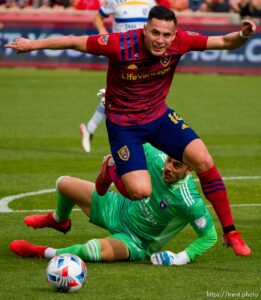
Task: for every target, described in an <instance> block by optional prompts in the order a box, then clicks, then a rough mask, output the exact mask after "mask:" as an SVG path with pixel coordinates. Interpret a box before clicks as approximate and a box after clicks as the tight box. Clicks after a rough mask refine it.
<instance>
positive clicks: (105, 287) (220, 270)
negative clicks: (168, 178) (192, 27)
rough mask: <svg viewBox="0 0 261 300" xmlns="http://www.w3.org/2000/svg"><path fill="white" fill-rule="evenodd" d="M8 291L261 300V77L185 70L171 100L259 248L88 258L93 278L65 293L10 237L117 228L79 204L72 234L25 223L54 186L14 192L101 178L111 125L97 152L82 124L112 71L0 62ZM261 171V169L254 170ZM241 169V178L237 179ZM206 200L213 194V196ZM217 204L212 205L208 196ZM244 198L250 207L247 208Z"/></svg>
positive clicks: (67, 239) (31, 295)
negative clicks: (13, 247) (179, 262)
mask: <svg viewBox="0 0 261 300" xmlns="http://www.w3.org/2000/svg"><path fill="white" fill-rule="evenodd" d="M0 78H1V80H0V104H1V109H0V120H1V126H0V169H1V173H0V186H1V188H0V199H1V200H0V236H1V243H0V266H1V268H0V274H1V275H0V276H1V280H0V299H1V300H2V299H3V300H7V299H20V300H22V299H26V300H27V299H37V300H41V299H47V298H48V297H49V298H51V299H88V300H93V299H97V300H103V299H104V300H108V299H152V300H154V299H160V300H161V299H162V300H165V299H166V300H170V299H171V300H172V299H178V300H179V299H208V298H210V299H211V298H217V299H225V298H226V299H228V298H236V299H243V298H244V299H247V298H254V299H257V298H261V288H260V287H261V280H260V277H261V276H260V267H261V241H260V236H261V221H260V214H261V201H260V195H261V122H260V115H261V104H260V78H259V77H244V76H242V77H239V76H220V75H184V74H177V75H176V78H175V80H174V84H173V87H172V90H171V93H170V96H169V98H168V103H169V105H170V106H171V107H172V108H175V109H176V111H177V112H178V113H179V114H181V115H182V116H183V117H184V119H185V120H186V121H187V122H188V123H189V124H190V125H191V126H192V127H193V128H194V129H195V130H196V131H197V133H198V134H199V135H200V136H201V138H202V139H203V140H204V141H205V143H206V144H207V146H208V148H209V150H210V152H211V154H212V155H213V157H214V159H215V162H216V165H217V166H218V168H219V170H220V172H221V173H222V175H223V176H224V177H226V178H227V180H226V185H227V188H228V192H229V196H230V201H231V204H232V205H233V207H232V210H233V214H234V219H235V223H236V225H237V227H238V229H240V230H242V231H244V238H245V240H246V241H247V242H248V243H249V245H250V246H251V248H252V253H253V255H252V256H251V257H247V258H243V257H236V256H235V255H234V254H233V253H232V251H231V249H227V248H225V247H223V246H222V243H221V237H222V232H221V229H220V226H219V223H218V221H217V219H216V217H215V215H214V212H213V210H212V208H210V211H211V213H212V215H213V217H214V219H215V223H216V228H217V230H218V234H219V241H218V243H217V244H216V245H215V247H213V248H212V249H211V250H210V251H209V252H208V253H206V254H205V255H203V256H201V257H199V258H198V259H197V260H196V261H195V262H193V263H191V264H189V265H187V266H183V267H154V266H152V265H151V264H150V263H149V262H145V263H135V262H133V263H110V264H108V263H93V264H91V263H88V264H87V268H88V274H89V275H88V280H87V283H86V285H85V287H84V288H83V289H81V290H80V291H79V292H78V293H76V294H57V293H55V292H53V291H51V289H50V288H49V287H48V286H47V283H46V282H45V269H46V266H47V261H46V260H36V259H22V258H18V257H16V256H15V255H14V254H12V253H11V252H10V251H9V249H8V245H9V243H10V242H11V241H12V240H14V239H28V240H30V241H32V242H34V243H38V244H44V245H52V246H56V247H62V246H66V245H70V244H76V243H83V242H85V241H87V240H88V239H91V238H94V237H97V238H99V237H105V236H106V235H107V234H108V233H107V232H106V231H105V230H102V229H99V228H98V227H95V226H94V225H92V224H89V223H88V220H87V219H86V218H85V217H84V216H83V214H81V213H80V212H79V211H74V212H73V214H72V222H73V227H72V230H71V231H70V232H69V233H68V234H66V235H63V234H61V233H59V232H56V231H52V230H51V229H44V230H36V231H34V230H33V229H31V228H28V227H26V226H25V225H24V223H23V218H24V217H25V216H26V215H29V214H33V213H34V211H36V210H52V209H53V208H54V207H55V200H54V193H53V192H49V193H44V194H41V195H31V196H29V195H27V196H26V195H24V196H23V197H21V198H18V199H16V200H13V201H11V202H10V203H9V204H8V207H9V209H10V210H11V211H10V212H3V210H4V209H5V206H4V200H3V198H4V199H6V198H5V197H7V196H10V195H20V194H22V193H29V192H37V191H42V190H48V189H54V187H55V181H56V179H57V178H58V177H59V176H61V175H72V176H77V177H81V178H88V179H90V180H94V179H95V177H96V175H97V172H98V170H99V167H100V164H101V160H102V157H103V155H105V154H107V153H108V151H109V146H108V141H107V136H106V129H105V126H104V125H102V126H100V127H99V128H98V130H97V132H96V134H95V137H94V140H93V145H92V147H93V151H92V152H91V153H90V154H88V155H87V154H85V153H84V152H83V151H82V149H81V146H80V134H79V124H80V123H81V122H82V121H86V120H87V119H88V117H89V116H90V115H91V113H92V112H93V110H94V109H95V107H96V105H97V103H98V98H97V97H96V93H97V91H98V89H99V88H102V87H104V86H105V73H104V72H87V71H78V70H66V71H65V70H37V69H9V70H7V69H0ZM255 176H256V177H255ZM233 177H237V178H234V179H233ZM206 202H207V201H206ZM207 204H209V203H207ZM239 205H244V206H239ZM194 237H195V235H194V233H193V232H192V230H191V229H190V228H187V229H186V230H185V231H184V232H182V233H181V234H180V235H179V236H178V237H177V239H176V240H173V241H172V242H171V243H170V244H168V245H167V246H166V249H169V250H171V251H173V252H179V251H181V250H183V248H184V247H185V246H186V245H187V244H188V243H189V242H190V241H191V240H192V239H194Z"/></svg>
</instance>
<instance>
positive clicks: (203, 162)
mask: <svg viewBox="0 0 261 300" xmlns="http://www.w3.org/2000/svg"><path fill="white" fill-rule="evenodd" d="M183 161H184V163H186V164H187V165H189V166H190V167H192V168H193V169H194V170H195V171H196V173H197V175H198V177H199V180H200V183H201V187H202V190H203V193H204V195H205V197H206V198H207V199H208V200H209V201H210V202H211V204H212V205H213V207H214V209H215V211H216V214H217V216H218V218H219V221H220V223H221V226H222V228H223V232H224V235H223V241H224V243H225V244H227V245H228V246H230V247H232V248H233V250H234V252H235V254H237V255H242V256H248V255H250V254H251V249H250V248H249V247H248V246H247V245H246V243H245V242H244V240H243V239H242V238H241V237H240V234H241V233H242V232H240V231H236V228H235V225H234V221H233V217H232V212H231V209H230V204H229V199H228V194H227V191H226V187H225V184H224V182H223V179H222V177H221V175H220V174H219V172H218V170H217V168H216V167H215V165H214V162H213V159H212V157H211V156H210V154H209V152H208V150H207V148H206V146H205V145H204V143H203V142H202V141H201V140H200V139H195V140H193V141H192V142H190V143H189V144H188V145H187V147H186V148H185V151H184V153H183Z"/></svg>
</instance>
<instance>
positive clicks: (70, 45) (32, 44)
mask: <svg viewBox="0 0 261 300" xmlns="http://www.w3.org/2000/svg"><path fill="white" fill-rule="evenodd" d="M87 39H88V37H87V36H63V37H52V38H47V39H40V40H30V39H25V38H17V39H15V40H14V41H13V42H12V43H10V44H6V45H5V46H4V47H5V48H11V49H14V50H16V52H17V53H25V52H30V51H34V50H41V49H51V50H60V49H73V50H77V51H80V52H86V43H87Z"/></svg>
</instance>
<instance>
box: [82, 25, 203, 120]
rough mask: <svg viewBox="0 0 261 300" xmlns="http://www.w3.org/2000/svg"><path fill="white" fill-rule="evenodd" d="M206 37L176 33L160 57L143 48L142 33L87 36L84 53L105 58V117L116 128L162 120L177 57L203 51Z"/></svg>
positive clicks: (190, 33)
mask: <svg viewBox="0 0 261 300" xmlns="http://www.w3.org/2000/svg"><path fill="white" fill-rule="evenodd" d="M206 43H207V37H206V36H203V35H200V34H197V33H193V32H182V31H180V30H178V31H177V34H176V37H175V40H174V41H173V43H172V45H171V47H170V48H169V49H168V50H167V52H166V53H164V55H162V56H161V57H158V56H153V55H151V54H150V53H149V52H148V50H147V49H146V47H145V44H144V36H143V29H137V30H131V31H127V32H124V33H123V32H118V33H110V34H107V35H100V36H89V38H88V41H87V52H88V53H92V54H95V55H104V56H107V57H108V58H109V66H108V72H107V87H106V95H105V98H106V107H105V111H106V116H107V118H108V119H109V120H110V121H111V122H113V123H116V124H118V125H124V126H129V125H141V124H146V123H148V122H151V121H153V120H155V119H157V118H159V117H160V116H162V115H163V114H164V113H165V111H166V110H167V105H166V102H165V99H166V97H167V95H168V93H169V88H170V85H171V82H172V79H173V75H174V73H175V69H176V66H177V64H178V62H179V60H180V58H181V56H182V55H183V54H184V53H186V52H188V51H191V50H205V49H206Z"/></svg>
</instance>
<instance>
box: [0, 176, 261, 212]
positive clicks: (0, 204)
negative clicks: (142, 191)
mask: <svg viewBox="0 0 261 300" xmlns="http://www.w3.org/2000/svg"><path fill="white" fill-rule="evenodd" d="M257 179H261V176H232V177H223V180H225V181H228V180H257ZM196 181H198V180H197V179H196ZM54 192H55V189H45V190H40V191H35V192H28V193H22V194H17V195H10V196H6V197H4V198H1V199H0V213H8V212H41V211H48V210H19V211H16V210H15V211H14V210H12V209H11V208H9V207H8V204H9V203H10V202H12V201H13V200H16V199H20V198H25V197H30V196H35V195H44V194H49V193H54ZM242 206H244V207H257V206H261V203H249V204H231V207H242ZM208 207H209V206H208Z"/></svg>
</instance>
